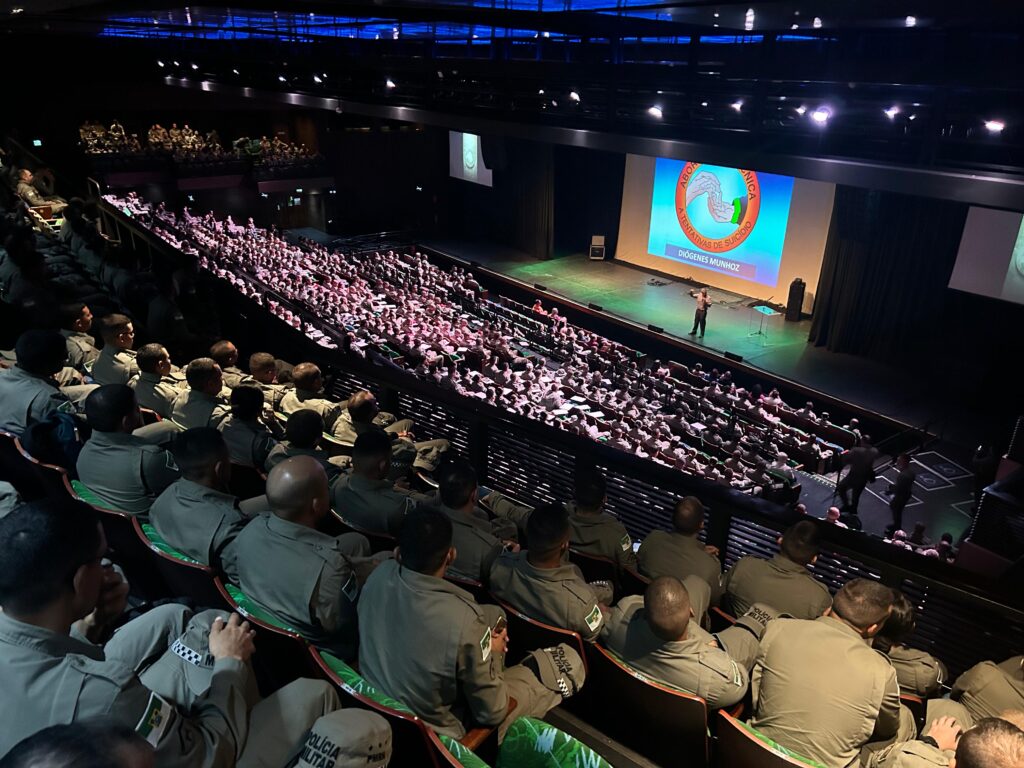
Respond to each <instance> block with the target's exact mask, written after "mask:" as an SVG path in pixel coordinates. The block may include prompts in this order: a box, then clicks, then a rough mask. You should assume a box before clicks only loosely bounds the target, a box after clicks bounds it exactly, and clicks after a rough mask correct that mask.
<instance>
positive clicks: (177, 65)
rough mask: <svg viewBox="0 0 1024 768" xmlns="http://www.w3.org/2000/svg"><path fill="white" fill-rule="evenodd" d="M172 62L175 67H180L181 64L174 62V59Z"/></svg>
mask: <svg viewBox="0 0 1024 768" xmlns="http://www.w3.org/2000/svg"><path fill="white" fill-rule="evenodd" d="M172 63H173V64H174V66H176V67H180V66H181V64H179V63H178V62H176V61H175V62H172Z"/></svg>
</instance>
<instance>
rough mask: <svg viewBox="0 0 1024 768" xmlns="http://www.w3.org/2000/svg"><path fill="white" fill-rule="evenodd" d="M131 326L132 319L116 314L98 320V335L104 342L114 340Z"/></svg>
mask: <svg viewBox="0 0 1024 768" xmlns="http://www.w3.org/2000/svg"><path fill="white" fill-rule="evenodd" d="M131 324H132V319H131V318H130V317H128V315H119V314H117V313H114V314H112V315H107V316H106V317H104V318H101V319H100V322H99V326H100V335H101V336H102V337H103V338H104V339H105V340H110V339H114V338H116V337H117V335H118V334H119V333H121V332H122V331H124V330H126V329H127V328H128V326H129V325H131Z"/></svg>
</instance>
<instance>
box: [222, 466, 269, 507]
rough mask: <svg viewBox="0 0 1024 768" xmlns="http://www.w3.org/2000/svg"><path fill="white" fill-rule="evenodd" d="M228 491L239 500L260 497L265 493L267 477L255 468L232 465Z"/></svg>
mask: <svg viewBox="0 0 1024 768" xmlns="http://www.w3.org/2000/svg"><path fill="white" fill-rule="evenodd" d="M228 491H229V492H230V493H232V494H234V495H235V496H237V497H238V498H240V499H251V498H252V497H253V496H262V495H263V494H264V493H266V492H267V476H266V474H264V473H263V472H260V470H258V469H256V467H247V466H245V465H244V464H235V463H232V464H231V482H230V483H228Z"/></svg>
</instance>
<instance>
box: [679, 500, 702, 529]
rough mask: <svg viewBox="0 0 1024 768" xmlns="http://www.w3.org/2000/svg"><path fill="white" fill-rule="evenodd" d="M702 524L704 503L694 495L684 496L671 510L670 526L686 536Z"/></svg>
mask: <svg viewBox="0 0 1024 768" xmlns="http://www.w3.org/2000/svg"><path fill="white" fill-rule="evenodd" d="M703 524H704V505H703V504H701V503H700V499H698V498H697V497H696V496H686V497H684V498H682V499H680V500H679V501H677V502H676V505H675V508H674V509H673V510H672V527H673V528H675V529H676V530H677V531H678V532H679V533H682V534H684V535H686V536H693V535H694V534H695V533H697V531H699V530H700V527H701V526H702V525H703Z"/></svg>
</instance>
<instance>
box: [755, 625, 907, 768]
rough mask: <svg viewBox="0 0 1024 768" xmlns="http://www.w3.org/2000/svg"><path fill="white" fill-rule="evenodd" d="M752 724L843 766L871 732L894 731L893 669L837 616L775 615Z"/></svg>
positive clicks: (764, 644) (761, 661) (765, 640)
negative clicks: (807, 617)
mask: <svg viewBox="0 0 1024 768" xmlns="http://www.w3.org/2000/svg"><path fill="white" fill-rule="evenodd" d="M751 690H752V693H753V700H754V717H753V718H752V719H751V721H750V724H751V725H752V726H753V727H754V728H756V729H757V730H759V731H761V732H762V733H763V734H764V735H765V736H768V737H769V738H772V739H775V741H777V742H779V743H780V744H782V745H783V746H784V747H786V748H788V749H791V750H793V751H794V752H796V753H797V754H800V755H803V756H804V757H809V758H811V759H812V760H817V761H818V762H820V763H822V764H824V765H826V766H828V768H845V766H849V765H854V764H855V763H856V762H857V760H858V759H859V755H860V749H861V747H863V746H864V745H865V744H867V743H868V742H869V741H871V740H872V739H876V740H877V739H887V738H890V737H892V736H894V735H896V733H897V731H898V729H899V724H900V690H899V685H898V684H897V682H896V670H894V669H893V668H892V666H891V665H890V664H889V661H888V659H886V658H885V656H883V655H882V654H880V653H878V652H877V651H875V650H874V649H873V648H872V647H871V646H870V645H869V644H868V643H867V641H865V640H864V638H862V637H861V636H860V635H859V634H858V633H857V632H856V631H855V630H854V629H852V628H851V627H849V626H848V625H846V624H844V623H843V622H841V621H840V620H839V619H837V618H835V617H832V616H822V617H820V618H817V619H814V620H813V621H808V620H801V619H780V620H777V621H773V622H771V623H770V624H769V625H768V628H767V630H765V633H764V636H763V637H762V638H761V651H760V653H759V654H758V657H757V661H756V662H755V665H754V673H753V676H752V678H751Z"/></svg>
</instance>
